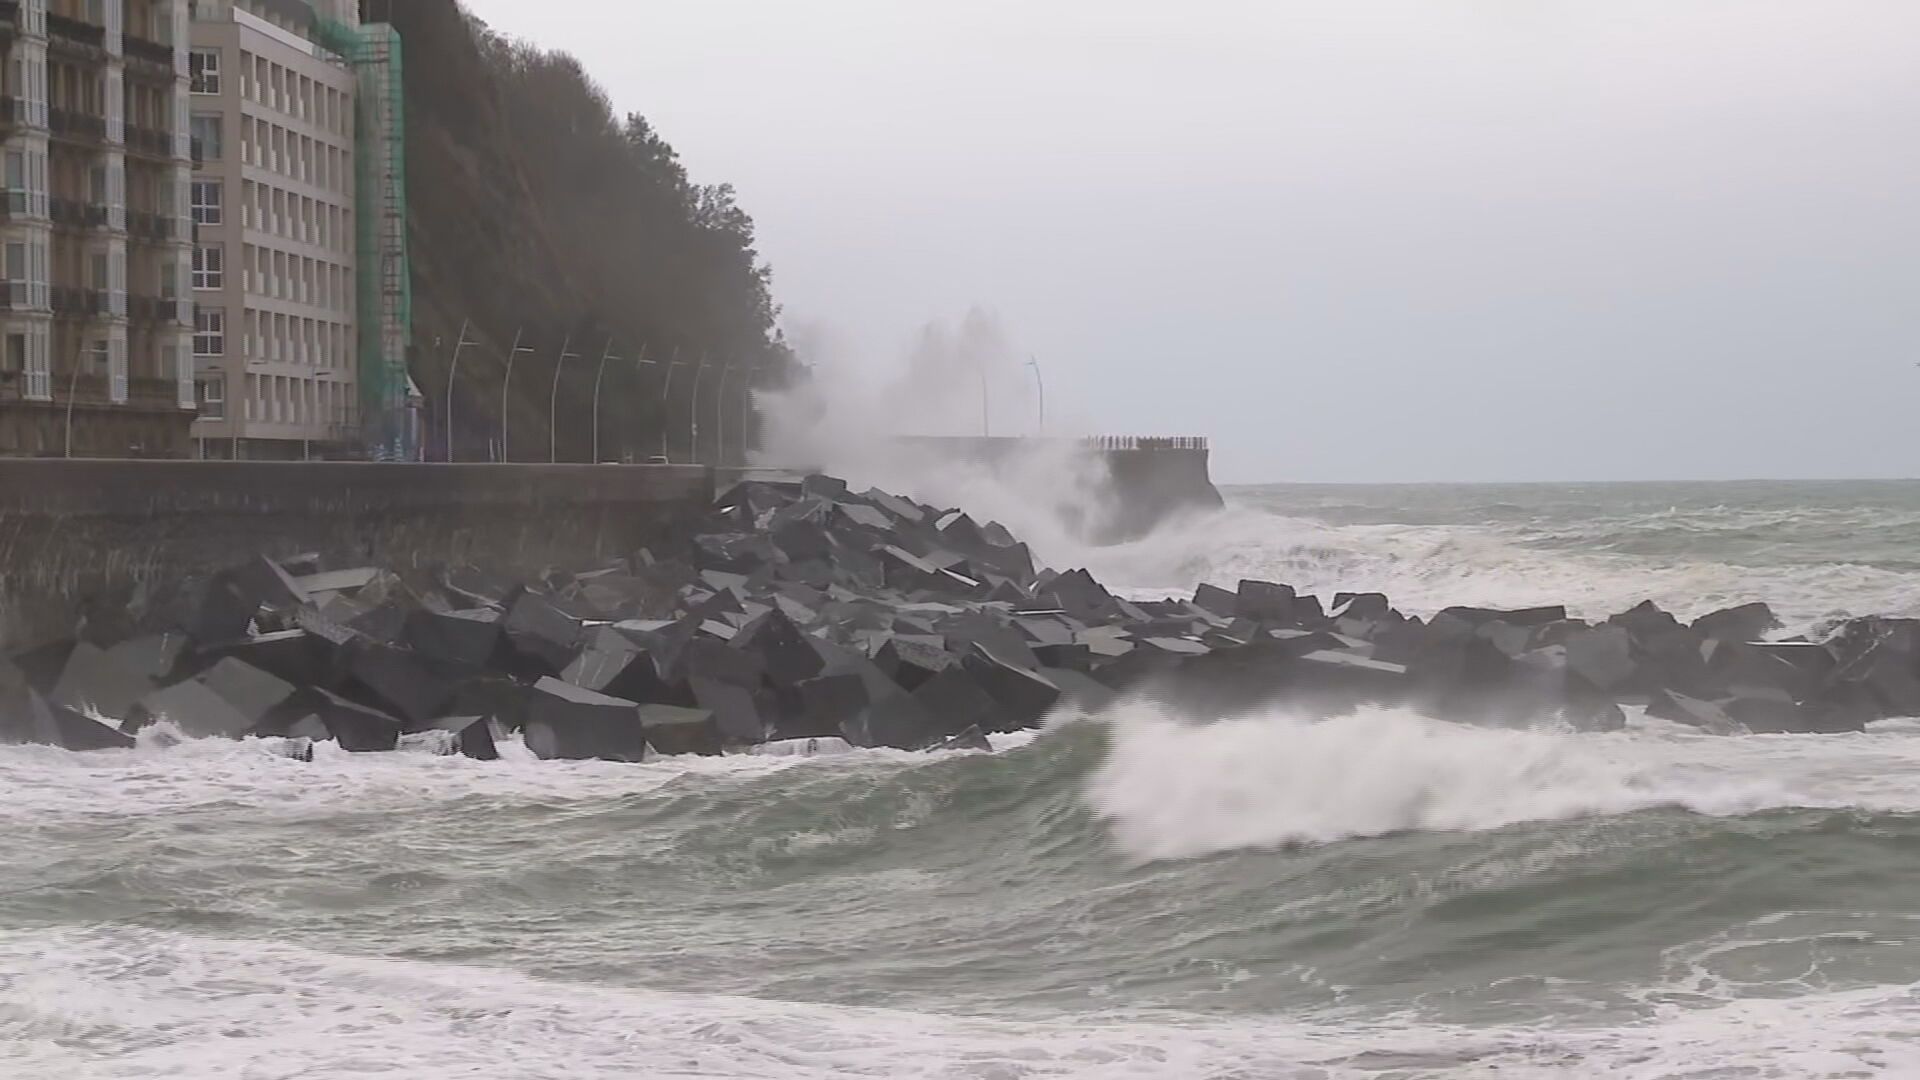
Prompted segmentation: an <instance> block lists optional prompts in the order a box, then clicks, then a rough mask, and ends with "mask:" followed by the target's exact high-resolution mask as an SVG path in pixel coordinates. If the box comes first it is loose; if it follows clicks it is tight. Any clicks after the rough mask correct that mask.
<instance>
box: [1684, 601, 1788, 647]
mask: <svg viewBox="0 0 1920 1080" xmlns="http://www.w3.org/2000/svg"><path fill="white" fill-rule="evenodd" d="M1778 629H1780V620H1779V618H1778V617H1776V616H1775V615H1774V613H1773V609H1772V608H1770V607H1768V606H1767V605H1765V604H1758V603H1755V604H1741V605H1740V606H1739V607H1730V608H1722V609H1721V610H1719V611H1715V612H1713V613H1711V614H1707V615H1702V616H1700V617H1699V618H1697V619H1695V620H1693V632H1694V633H1696V634H1699V635H1700V636H1702V637H1707V638H1718V639H1722V640H1726V641H1759V640H1760V639H1762V638H1764V637H1766V636H1767V635H1768V634H1770V633H1772V632H1774V631H1775V630H1778Z"/></svg>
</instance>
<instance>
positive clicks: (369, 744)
mask: <svg viewBox="0 0 1920 1080" xmlns="http://www.w3.org/2000/svg"><path fill="white" fill-rule="evenodd" d="M314 715H316V716H317V717H319V719H320V724H321V726H322V727H324V728H325V729H326V732H327V735H328V736H329V737H330V738H332V739H333V740H334V741H335V742H338V743H339V744H340V748H341V749H342V750H347V751H350V752H352V753H356V754H375V753H386V752H388V751H392V750H397V749H399V747H400V731H401V729H402V727H404V725H403V724H402V723H401V722H400V720H399V718H397V717H394V716H391V715H389V714H387V713H384V712H382V711H380V710H379V709H375V708H370V707H368V706H366V705H361V704H358V703H356V702H352V701H348V700H347V699H346V698H343V697H340V696H338V695H336V694H331V693H328V692H327V691H325V690H322V691H319V698H318V708H316V709H315V710H314ZM295 733H297V734H302V735H304V734H305V731H304V730H303V729H299V728H296V731H295Z"/></svg>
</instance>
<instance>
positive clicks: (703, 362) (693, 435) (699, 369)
mask: <svg viewBox="0 0 1920 1080" xmlns="http://www.w3.org/2000/svg"><path fill="white" fill-rule="evenodd" d="M706 373H707V354H706V351H705V350H701V353H700V362H699V363H697V364H695V365H694V366H693V400H691V401H689V402H687V453H689V454H691V455H693V463H694V464H695V465H698V464H700V377H701V376H703V375H705V374H706Z"/></svg>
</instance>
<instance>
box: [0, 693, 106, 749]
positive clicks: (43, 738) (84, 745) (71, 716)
mask: <svg viewBox="0 0 1920 1080" xmlns="http://www.w3.org/2000/svg"><path fill="white" fill-rule="evenodd" d="M26 706H27V722H26V723H25V724H24V725H18V727H19V728H20V729H23V730H25V731H26V732H28V733H29V738H28V739H26V740H23V741H29V742H37V743H44V744H46V745H48V746H58V747H61V748H62V749H66V750H74V751H81V752H84V751H88V750H123V749H126V748H127V747H130V746H132V745H133V736H131V735H128V734H126V733H124V732H121V731H118V730H116V729H114V728H112V727H110V726H108V725H106V724H103V723H100V722H99V721H97V720H95V719H93V718H92V717H89V716H85V715H83V714H81V713H79V712H76V711H75V710H73V709H69V708H67V707H66V706H64V705H61V704H59V703H57V702H52V701H48V700H47V699H46V698H44V697H42V696H41V695H40V693H39V692H38V691H36V690H32V689H28V690H27V694H26Z"/></svg>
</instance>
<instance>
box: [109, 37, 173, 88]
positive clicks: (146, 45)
mask: <svg viewBox="0 0 1920 1080" xmlns="http://www.w3.org/2000/svg"><path fill="white" fill-rule="evenodd" d="M121 42H122V45H121V47H122V48H123V49H124V50H125V51H126V54H127V60H128V61H129V63H128V64H127V70H129V71H132V70H133V68H134V62H135V61H137V62H138V63H139V64H141V65H143V66H147V67H150V68H152V69H156V70H153V71H152V74H154V75H156V76H157V75H160V74H162V73H164V74H165V77H166V78H167V79H168V80H169V81H171V80H172V79H173V46H171V45H166V44H162V43H161V42H158V41H149V40H147V39H146V38H143V37H134V36H133V35H132V34H128V35H127V36H126V37H124V38H122V39H121Z"/></svg>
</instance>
